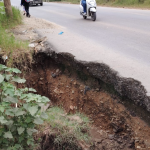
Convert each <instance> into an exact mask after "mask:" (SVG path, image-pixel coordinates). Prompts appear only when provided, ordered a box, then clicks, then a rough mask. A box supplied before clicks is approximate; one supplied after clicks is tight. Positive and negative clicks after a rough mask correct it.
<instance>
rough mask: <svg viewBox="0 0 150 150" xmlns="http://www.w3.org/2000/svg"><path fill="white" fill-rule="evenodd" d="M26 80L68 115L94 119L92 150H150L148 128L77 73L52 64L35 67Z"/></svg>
mask: <svg viewBox="0 0 150 150" xmlns="http://www.w3.org/2000/svg"><path fill="white" fill-rule="evenodd" d="M26 79H27V85H28V86H29V87H33V88H35V89H36V90H37V92H38V93H39V94H41V95H44V96H47V97H49V98H50V100H51V102H52V103H53V105H59V106H61V107H63V108H64V109H65V110H66V112H67V113H74V112H76V111H77V112H78V111H79V112H82V113H85V114H86V115H88V116H89V117H90V118H91V119H92V121H93V125H92V127H91V130H90V134H91V136H92V141H93V142H94V145H93V146H91V148H90V149H93V150H120V149H123V150H131V149H137V150H141V149H142V150H148V149H150V128H149V126H148V125H147V124H146V123H145V122H144V121H142V120H141V119H140V118H139V117H137V116H133V115H131V114H130V112H129V111H127V109H126V108H125V107H124V106H123V104H121V102H120V100H119V98H118V97H116V96H113V95H110V94H109V93H108V92H106V91H104V90H102V89H91V88H89V87H88V86H86V85H87V83H86V82H82V81H81V80H79V79H78V78H77V74H76V73H71V74H70V72H68V70H67V69H66V70H65V71H64V72H63V73H62V71H61V70H60V69H59V68H58V66H57V65H56V64H55V63H53V62H51V61H49V62H47V63H45V64H44V66H42V65H38V66H37V67H34V69H33V71H32V72H31V73H30V74H29V75H27V76H26ZM93 84H95V85H97V84H98V82H96V81H95V83H93ZM95 87H96V86H95ZM83 147H84V146H83ZM83 149H86V148H85V147H84V148H83Z"/></svg>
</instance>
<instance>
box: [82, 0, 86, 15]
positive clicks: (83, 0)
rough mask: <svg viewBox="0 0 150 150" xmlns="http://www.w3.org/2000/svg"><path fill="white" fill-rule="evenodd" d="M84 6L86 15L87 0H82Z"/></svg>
mask: <svg viewBox="0 0 150 150" xmlns="http://www.w3.org/2000/svg"><path fill="white" fill-rule="evenodd" d="M81 4H82V6H83V10H84V13H83V14H84V15H86V0H82V2H81Z"/></svg>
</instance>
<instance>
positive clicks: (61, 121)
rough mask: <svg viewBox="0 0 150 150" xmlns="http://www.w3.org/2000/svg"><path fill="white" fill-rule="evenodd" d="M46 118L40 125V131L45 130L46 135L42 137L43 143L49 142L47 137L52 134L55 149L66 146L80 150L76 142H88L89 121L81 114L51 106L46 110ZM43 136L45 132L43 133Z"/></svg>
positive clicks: (71, 149) (69, 149)
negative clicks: (69, 112)
mask: <svg viewBox="0 0 150 150" xmlns="http://www.w3.org/2000/svg"><path fill="white" fill-rule="evenodd" d="M47 115H48V118H47V119H46V120H45V122H44V125H42V126H41V125H40V126H39V127H38V128H40V130H41V132H42V131H43V132H45V129H48V130H46V131H47V132H46V135H47V137H46V138H44V142H45V145H44V144H43V145H42V148H43V149H44V148H45V146H46V143H48V142H49V137H50V138H51V135H53V136H54V137H53V139H54V140H53V141H54V142H53V143H54V147H55V148H56V149H63V148H67V149H68V150H73V149H74V150H80V149H81V147H80V145H79V143H78V142H81V141H82V142H83V141H84V142H85V143H90V140H91V139H90V136H89V125H90V123H91V121H90V120H89V118H88V117H86V116H85V115H83V114H80V113H76V114H72V115H71V114H66V113H65V111H64V110H63V109H61V108H59V107H52V108H50V109H48V110H47ZM44 136H45V134H44Z"/></svg>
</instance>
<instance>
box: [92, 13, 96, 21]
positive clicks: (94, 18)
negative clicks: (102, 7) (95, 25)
mask: <svg viewBox="0 0 150 150" xmlns="http://www.w3.org/2000/svg"><path fill="white" fill-rule="evenodd" d="M91 18H92V20H93V21H95V20H96V12H92V16H91Z"/></svg>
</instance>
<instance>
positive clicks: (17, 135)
mask: <svg viewBox="0 0 150 150" xmlns="http://www.w3.org/2000/svg"><path fill="white" fill-rule="evenodd" d="M18 73H21V72H20V70H18V69H16V68H8V67H6V66H5V65H2V64H0V149H1V150H18V149H20V150H25V149H30V148H32V149H33V147H34V139H33V136H32V135H33V133H35V132H37V130H36V129H35V125H39V124H42V123H43V119H47V117H48V116H47V114H46V113H45V112H41V107H42V106H44V105H46V103H47V102H49V99H48V98H46V97H44V96H41V95H38V94H34V93H33V92H36V90H34V89H32V88H24V89H19V88H18V89H17V88H16V86H15V83H25V81H26V80H25V79H21V78H20V77H18V76H16V75H17V74H18ZM31 92H32V93H31Z"/></svg>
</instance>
